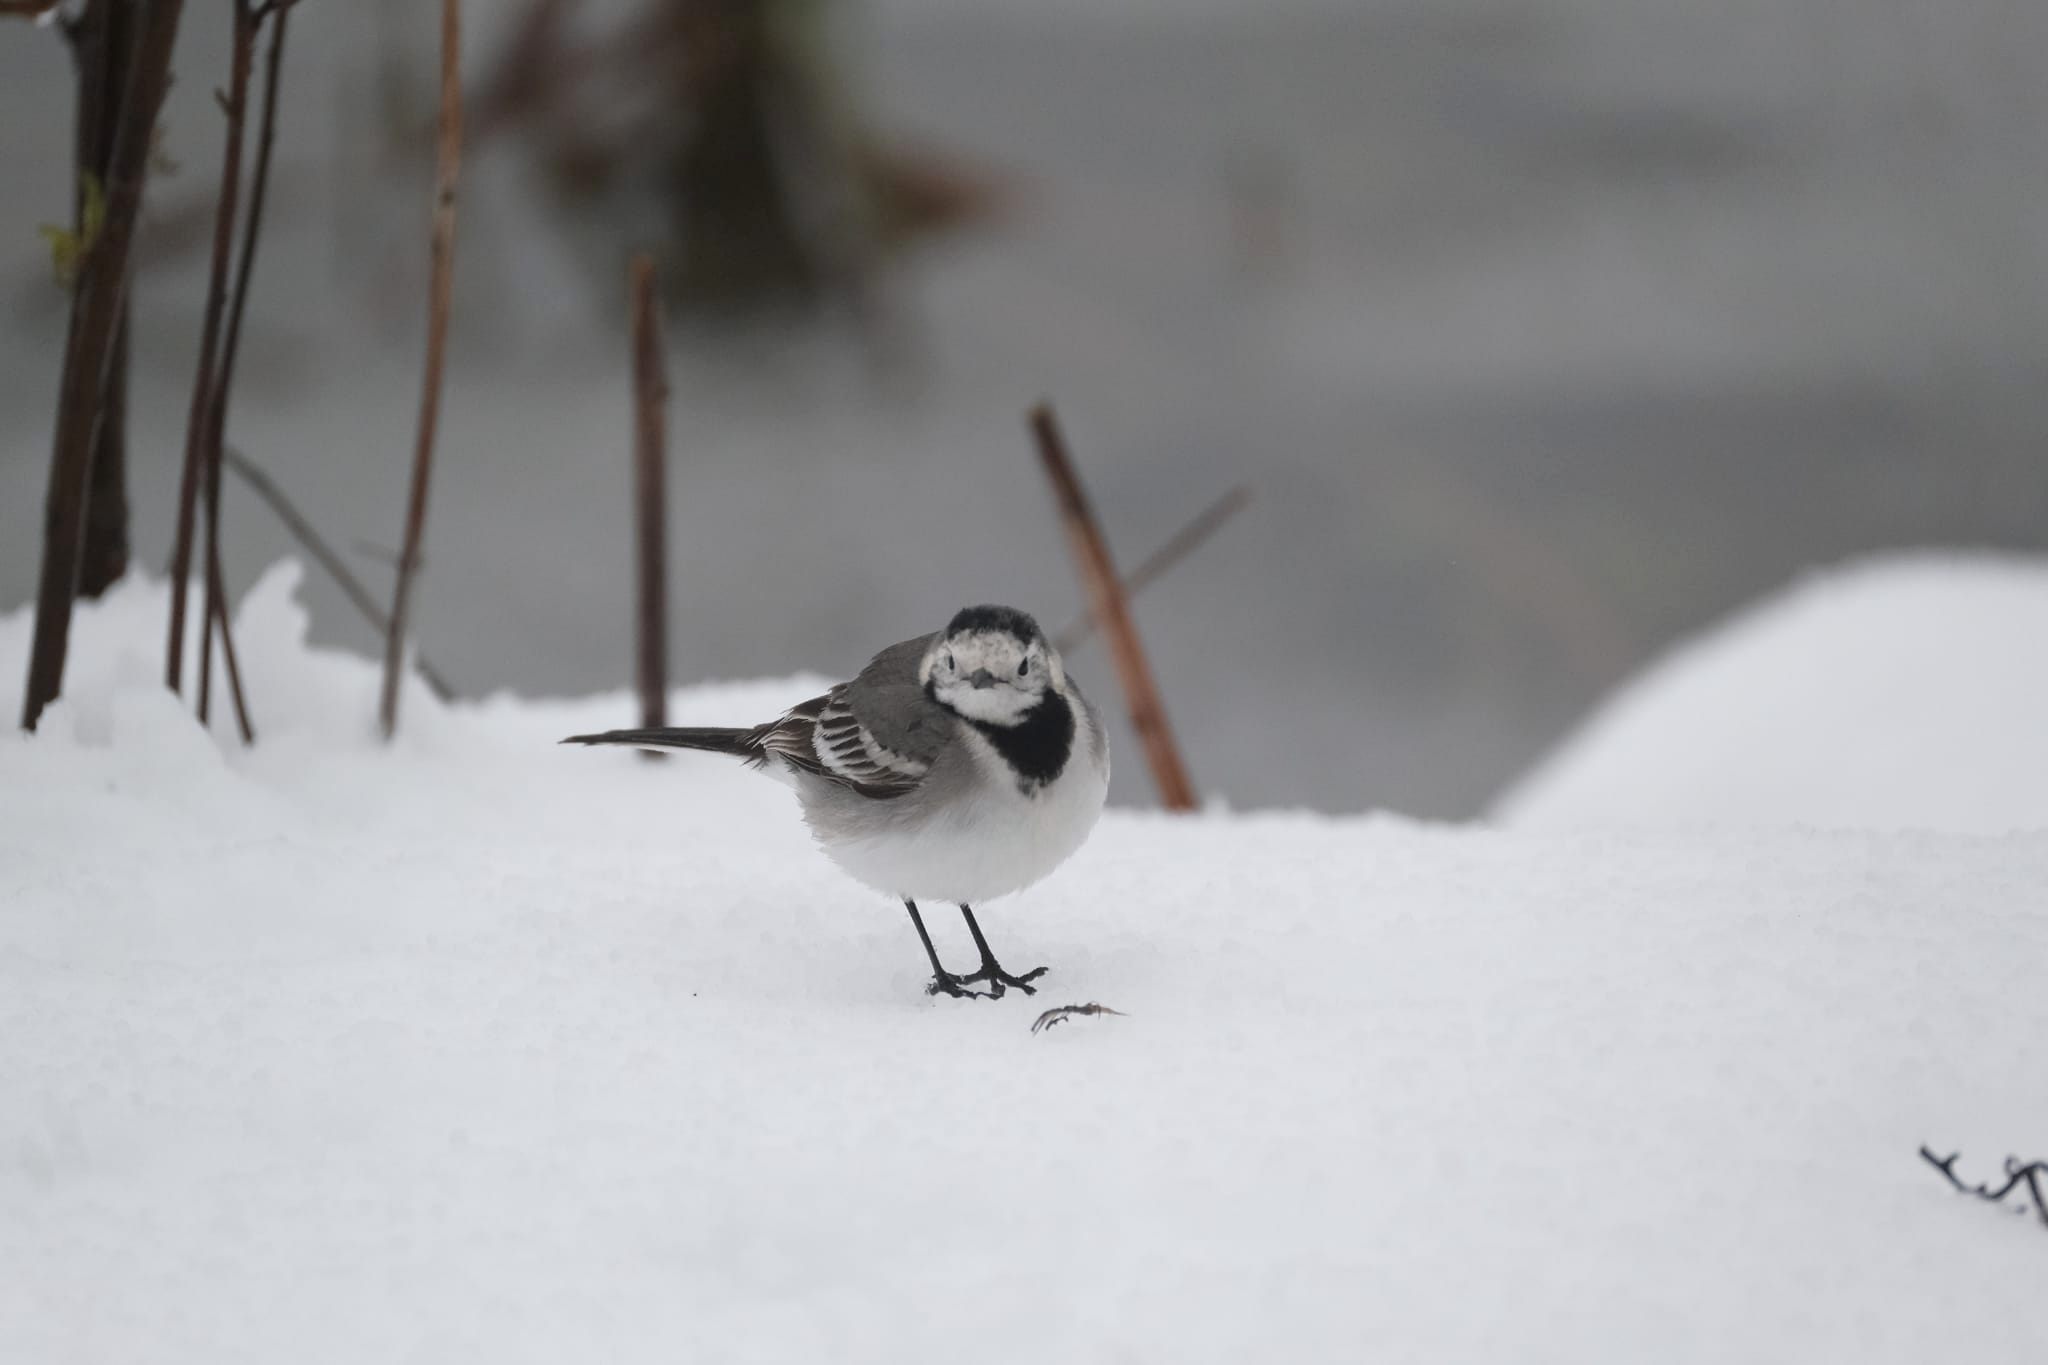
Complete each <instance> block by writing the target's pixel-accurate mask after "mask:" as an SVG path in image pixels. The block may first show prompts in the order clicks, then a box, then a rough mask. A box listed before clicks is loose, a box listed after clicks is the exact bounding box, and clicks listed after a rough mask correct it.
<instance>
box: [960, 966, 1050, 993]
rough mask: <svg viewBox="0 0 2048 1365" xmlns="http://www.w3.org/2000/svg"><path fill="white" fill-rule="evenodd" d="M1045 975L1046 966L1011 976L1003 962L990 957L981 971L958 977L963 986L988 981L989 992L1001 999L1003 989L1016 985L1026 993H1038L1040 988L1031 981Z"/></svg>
mask: <svg viewBox="0 0 2048 1365" xmlns="http://www.w3.org/2000/svg"><path fill="white" fill-rule="evenodd" d="M1044 975H1045V968H1043V967H1034V968H1033V969H1032V970H1030V971H1028V972H1026V973H1024V975H1022V976H1011V975H1010V974H1009V973H1008V972H1006V971H1004V970H1003V968H1002V964H1000V963H998V962H997V961H995V960H994V959H993V958H990V959H988V960H987V961H984V962H983V963H982V964H981V970H980V971H978V972H975V973H973V974H971V975H968V976H963V977H958V978H956V979H957V980H958V981H959V982H960V984H961V985H963V986H971V985H973V984H974V983H976V982H978V981H985V982H987V983H988V994H989V995H990V996H991V997H992V998H994V999H997V1000H1000V999H1002V998H1003V991H1004V990H1005V989H1006V988H1007V987H1010V986H1015V987H1016V988H1017V989H1018V990H1020V991H1022V992H1024V994H1026V995H1036V994H1038V988H1037V987H1036V986H1033V985H1032V984H1031V983H1032V982H1034V981H1036V980H1038V978H1039V977H1041V976H1044Z"/></svg>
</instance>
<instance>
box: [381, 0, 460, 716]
mask: <svg viewBox="0 0 2048 1365" xmlns="http://www.w3.org/2000/svg"><path fill="white" fill-rule="evenodd" d="M439 129H440V136H439V138H438V139H437V143H438V152H437V155H436V164H435V172H434V224H433V231H432V237H431V258H432V270H433V276H432V281H431V285H430V287H429V290H428V296H427V356H426V363H425V366H424V373H423V374H422V376H421V379H420V417H419V428H418V430H417V432H416V433H415V438H414V443H413V456H412V487H411V491H410V493H409V495H408V497H407V499H406V509H405V543H404V546H403V547H402V548H401V549H400V550H399V555H398V583H397V586H396V588H395V589H394V590H393V592H392V595H391V617H390V620H389V621H388V622H387V625H386V630H385V635H384V691H383V698H382V701H381V702H380V704H379V706H378V711H377V714H378V724H379V726H380V727H381V729H382V730H383V733H384V738H385V740H386V741H389V740H390V739H391V737H392V736H393V735H394V734H396V733H397V731H398V680H399V677H400V675H401V673H402V671H403V670H402V664H403V661H404V657H405V632H406V625H407V617H408V614H409V610H410V608H411V605H412V589H413V579H414V578H415V577H416V576H417V574H418V571H419V564H420V543H421V542H422V541H423V540H424V539H425V538H426V533H427V493H428V490H429V488H430V487H431V485H432V481H433V472H434V437H435V434H436V432H437V430H438V429H439V426H440V420H441V377H442V371H443V368H444V364H445V361H446V358H447V352H448V315H449V311H450V309H451V308H452V306H453V303H454V288H455V189H456V184H457V181H458V180H459V179H460V177H461V173H462V0H441V114H440V123H439Z"/></svg>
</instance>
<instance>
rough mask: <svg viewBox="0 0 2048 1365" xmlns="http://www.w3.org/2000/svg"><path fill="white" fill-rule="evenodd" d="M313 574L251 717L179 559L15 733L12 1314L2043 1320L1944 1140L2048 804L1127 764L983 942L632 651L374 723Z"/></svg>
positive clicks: (1664, 1356)
mask: <svg viewBox="0 0 2048 1365" xmlns="http://www.w3.org/2000/svg"><path fill="white" fill-rule="evenodd" d="M296 578H297V571H296V570H295V569H293V568H291V567H290V566H284V567H279V568H273V569H272V570H271V571H270V572H269V573H268V574H266V575H265V576H264V577H263V578H262V579H261V581H260V582H259V583H258V584H257V586H256V587H255V588H254V589H253V590H252V591H251V593H250V594H249V595H248V597H247V598H246V599H245V600H244V601H243V602H242V603H241V605H240V607H239V609H238V611H237V615H236V620H237V623H238V643H239V644H240V645H241V648H242V652H243V656H244V660H243V661H244V666H245V669H246V670H247V676H248V681H249V686H250V693H251V699H252V702H253V705H254V707H255V711H256V718H257V724H258V726H259V727H260V730H261V742H260V744H259V746H258V747H257V748H256V749H255V750H253V751H247V752H245V751H243V750H242V749H240V747H239V746H238V745H237V744H236V743H235V742H234V741H233V740H232V738H231V737H230V735H229V733H228V732H227V730H226V728H225V727H224V726H222V725H218V724H217V727H216V728H217V733H216V734H215V735H212V736H209V735H206V734H203V733H202V732H201V731H200V730H199V729H198V728H197V727H196V726H195V725H194V724H193V723H192V722H190V721H189V720H188V719H186V717H185V715H184V714H183V713H182V712H181V711H180V710H179V708H178V706H177V704H176V703H174V702H173V701H172V700H171V699H170V698H168V697H167V696H165V695H164V694H163V693H162V692H161V690H160V689H159V687H158V686H157V684H156V680H155V679H156V673H157V667H156V664H155V662H154V656H155V652H156V649H157V643H156V642H157V641H159V640H160V639H161V633H162V622H163V598H164V593H163V589H162V587H161V585H149V584H131V585H127V586H124V587H122V588H120V589H119V590H117V591H116V593H115V594H114V595H113V596H112V598H111V599H110V600H109V601H107V602H106V603H104V604H100V605H89V606H86V607H85V608H84V609H83V612H82V615H81V616H80V618H79V621H78V625H77V631H76V636H75V638H76V641H77V646H78V650H77V654H76V656H75V660H74V668H73V670H72V673H71V675H70V696H69V699H68V700H66V701H65V702H63V703H61V704H60V706H59V707H58V709H56V710H55V711H53V712H51V713H50V714H49V715H48V716H47V717H46V719H45V721H44V723H43V726H42V729H41V732H40V734H39V735H38V736H36V737H35V738H34V739H32V740H31V739H27V738H21V737H16V736H12V735H10V736H6V737H0V1360H5V1361H7V1362H10V1363H12V1362H33V1363H35V1365H42V1363H43V1362H70V1361H87V1360H149V1361H153V1362H171V1363H173V1365H183V1363H184V1362H191V1363H192V1365H200V1363H202V1362H203V1363H204V1365H229V1363H230V1362H240V1361H250V1362H256V1361H261V1362H275V1361H281V1360H290V1361H294V1362H326V1361H334V1362H352V1363H353V1362H367V1361H388V1360H401V1359H416V1360H434V1361H467V1360H477V1361H489V1362H492V1363H493V1365H500V1363H501V1362H517V1361H529V1360H530V1361H562V1360H580V1359H595V1360H608V1361H627V1362H630V1361H642V1360H645V1361H675V1360H696V1359H703V1360H720V1361H725V1360H739V1361H745V1360H775V1361H788V1360H799V1359H817V1360H834V1361H867V1360H892V1361H903V1360H920V1359H937V1358H946V1359H954V1358H958V1357H960V1356H962V1355H971V1356H972V1357H973V1358H974V1359H976V1360H985V1361H1005V1360H1032V1361H1046V1360H1075V1361H1097V1360H1105V1361H1107V1360H1161V1361H1201V1360H1244V1359H1275V1360H1336V1359H1344V1360H1357V1359H1387V1360H1431V1361H1462V1360H1481V1359H1514V1360H1522V1361H1574V1362H1583V1361H1606V1360H1612V1361H1636V1360H1644V1359H1655V1360H1660V1361H1694V1360H1697V1361H1708V1360H1713V1361H1722V1360H1730V1359H1774V1360H1796V1361H1801V1362H1822V1361H1843V1362H1857V1365H1867V1363H1870V1362H1886V1361H1924V1360H1930V1359H1953V1360H1969V1361H1972V1362H2004V1361H2012V1362H2021V1361H2027V1362H2032V1361H2038V1360H2040V1359H2042V1358H2044V1354H2043V1353H2044V1351H2048V1315H2044V1314H2042V1313H2040V1312H2039V1311H2038V1302H2039V1299H2038V1288H2039V1285H2040V1283H2041V1276H2042V1271H2043V1266H2044V1265H2048V1233H2044V1232H2043V1230H2042V1229H2041V1228H2040V1227H2039V1226H2038V1225H2037V1224H2036V1223H2035V1222H2034V1221H2033V1220H2032V1217H2031V1215H2029V1217H2027V1218H2020V1217H2016V1216H2013V1215H2011V1214H2010V1213H2007V1212H2005V1211H2002V1210H1999V1209H1994V1208H1991V1207H1990V1206H1987V1205H1981V1204H1978V1203H1975V1202H1973V1201H1968V1200H1964V1199H1961V1198H1958V1197H1956V1196H1955V1195H1953V1194H1952V1193H1950V1192H1949V1191H1948V1189H1947V1188H1946V1186H1944V1185H1943V1184H1942V1182H1941V1180H1940V1179H1939V1177H1938V1176H1936V1175H1935V1174H1934V1173H1933V1172H1932V1171H1930V1170H1929V1169H1928V1168H1927V1167H1926V1166H1925V1165H1924V1163H1922V1162H1921V1161H1920V1160H1919V1159H1918V1158H1917V1156H1916V1155H1915V1148H1916V1147H1917V1145H1918V1144H1920V1143H1922V1142H1927V1143H1931V1144H1933V1145H1935V1146H1936V1147H1937V1148H1938V1149H1941V1150H1943V1151H1944V1152H1945V1151H1947V1150H1953V1149H1957V1148H1960V1149H1961V1150H1962V1151H1963V1153H1964V1157H1963V1162H1962V1170H1963V1171H1964V1173H1965V1174H1966V1175H1967V1174H1976V1175H1980V1176H1981V1175H1985V1174H1990V1173H1992V1171H1993V1170H1994V1169H1995V1166H1996V1163H1997V1162H1998V1161H1999V1160H2000V1159H2001V1158H2002V1157H2003V1156H2004V1155H2006V1154H2007V1153H2008V1152H2014V1153H2018V1154H2022V1155H2042V1154H2043V1148H2044V1147H2048V1093H2044V1091H2043V1089H2042V1087H2040V1086H2039V1085H2037V1084H2031V1083H2030V1082H2029V1078H2031V1077H2037V1076H2039V1075H2040V1074H2041V1072H2042V1067H2043V1065H2044V1063H2048V995H2044V994H2043V992H2041V990H2040V989H2039V981H2038V978H2039V972H2038V964H2039V963H2040V961H2041V960H2042V956H2043V953H2044V951H2048V910H2044V903H2043V897H2042V891H2041V888H2042V887H2043V886H2044V885H2048V835H2043V834H2039V833H2035V834H2023V835H2009V836H2004V837H1995V838H1992V837H1972V836H1964V835H1953V834H1940V833H1931V832H1921V833H1898V834H1880V833H1871V832H1864V833H1816V832H1799V831H1756V832H1750V833H1746V834H1736V833H1732V832H1728V833H1716V834H1701V833H1691V834H1680V833H1656V832H1649V831H1633V832H1631V831H1616V832H1608V833H1572V832H1555V833H1554V832H1541V831H1528V832H1524V831H1500V830H1488V829H1479V828H1471V829H1461V828H1451V827H1433V826H1428V825H1423V824H1417V823H1412V822H1408V821H1404V820H1398V819H1393V818H1388V817H1362V818H1341V819H1340V818H1330V817H1322V816H1307V815H1297V814H1278V813H1275V814H1261V815H1227V814H1224V813H1221V812H1216V813H1210V814H1205V815H1203V816H1200V817H1196V818H1182V819H1174V818H1167V817H1163V816H1157V815H1149V814H1140V813H1135V812H1127V811H1114V812H1112V813H1111V814H1110V815H1109V816H1108V817H1107V818H1106V820H1105V822H1104V824H1103V826H1102V827H1101V828H1100V830H1099V831H1098V832H1097V834H1096V836H1095V838H1094V839H1093V840H1092V841H1091V842H1090V843H1089V844H1088V845H1087V846H1086V847H1085V848H1084V849H1083V850H1082V852H1081V853H1080V854H1079V855H1077V857H1076V858H1075V859H1074V860H1073V862H1071V863H1070V864H1069V865H1068V866H1067V867H1066V868H1064V869H1062V870H1061V871H1060V872H1059V873H1058V874H1056V875H1055V876H1054V877H1053V878H1052V879H1050V880H1049V881H1047V882H1046V883H1044V884H1042V885H1041V886H1040V887H1037V888H1034V889H1033V890H1032V891H1030V892H1027V893H1026V894H1024V895H1023V896H1020V897H1018V898H1016V899H1014V900H1012V901H1004V902H997V903H994V904H993V905H991V906H990V907H989V909H988V913H987V914H986V915H985V916H984V924H985V925H986V927H987V928H988V931H989V933H990V935H991V938H992V939H993V941H994V943H995V946H996V948H997V950H998V951H999V953H1000V954H1001V955H1002V956H1003V958H1004V961H1005V963H1006V965H1008V966H1010V967H1011V969H1012V970H1020V969H1022V968H1024V967H1029V966H1036V965H1039V964H1040V963H1046V964H1049V965H1050V966H1051V967H1052V974H1051V975H1050V976H1048V977H1047V978H1046V979H1045V980H1044V981H1043V982H1042V983H1041V984H1042V985H1043V986H1044V987H1045V989H1044V990H1042V991H1041V993H1040V994H1039V995H1038V996H1037V998H1035V999H1026V998H1024V997H1022V996H1019V995H1015V994H1013V995H1011V996H1010V997H1008V998H1006V999H1004V1000H1002V1001H951V1000H934V999H931V998H928V997H926V996H924V995H923V994H922V993H921V986H922V982H923V977H924V971H923V963H922V960H921V958H922V955H921V953H920V952H919V950H918V948H917V944H916V942H915V939H914V936H913V935H912V934H911V932H910V929H909V926H908V925H907V924H905V923H904V922H903V919H904V916H903V913H902V911H901V909H900V907H897V906H894V905H892V904H890V903H889V902H887V901H886V900H884V899H882V898H880V897H876V896H873V895H871V894H870V893H867V892H865V891H863V890H861V889H860V888H859V887H857V886H855V885H854V884H852V883H851V882H849V881H847V880H846V879H845V878H843V877H842V876H840V875H838V874H837V873H835V872H834V871H833V869H832V868H831V866H830V865H829V864H828V863H827V862H826V861H825V859H824V858H823V857H822V856H821V855H819V854H818V853H816V852H815V850H813V849H811V848H809V847H808V845H807V843H806V837H805V835H804V833H803V831H802V827H801V825H800V823H799V822H798V820H797V818H796V814H795V811H794V808H793V799H792V797H791V796H790V794H789V793H788V792H786V791H785V790H783V789H782V788H780V787H778V786H776V785H775V784H773V783H770V782H767V781H764V780H762V779H761V778H759V777H758V776H755V775H752V774H749V773H746V772H744V771H741V770H739V769H738V768H737V767H735V766H733V765H729V764H723V763H720V762H719V761H717V760H716V759H714V758H710V757H703V758H697V757H688V758H681V759H672V760H669V761H667V762H664V763H659V764H656V763H647V762H642V761H640V760H639V759H637V758H636V757H634V756H631V755H626V754H619V755H611V754H599V753H592V752H589V751H584V750H573V749H562V748H559V747H557V746H555V745H554V743H553V741H554V740H555V739H556V738H558V737H559V736H561V735H564V734H567V733H570V732H572V731H576V730H584V729H589V728H593V727H594V726H597V725H604V724H614V723H622V722H626V721H628V720H629V719H630V716H631V707H630V703H629V701H628V699H627V697H626V696H625V695H624V694H612V695H607V696H600V697H592V698H587V699H583V700H577V701H547V702H543V701H522V700H518V699H515V698H512V697H509V696H501V697H497V698H493V699H490V700H488V701H484V702H479V703H473V704H464V705H460V706H457V707H454V708H441V707H439V706H437V705H436V704H435V703H434V702H433V701H432V699H431V698H430V697H429V696H427V695H426V694H425V693H424V692H422V691H418V690H415V691H414V692H413V693H412V694H411V695H409V696H408V697H407V699H406V709H405V717H404V728H403V732H402V734H401V736H400V738H399V741H398V742H397V743H396V744H395V745H394V746H392V747H391V748H389V749H386V748H383V747H381V746H379V745H378V744H377V743H375V742H374V740H373V739H372V738H371V736H370V716H371V715H372V712H373V709H374V705H373V703H374V694H375V669H374V667H373V665H372V664H371V663H370V662H369V661H367V660H364V659H360V658H356V657H351V656H348V655H344V654H338V653H333V652H327V651H321V650H314V649H310V648H308V647H307V646H306V645H305V644H304V643H303V639H304V632H305V628H306V623H305V620H304V617H303V614H302V613H301V612H300V610H299V609H298V607H297V606H296V605H295V603H294V600H293V593H294V591H295V587H296ZM27 636H28V619H27V615H26V613H21V612H18V613H15V614H13V615H12V616H9V617H6V618H4V619H0V674H4V675H5V676H17V675H18V672H19V669H20V666H21V665H22V663H23V652H24V650H25V648H26V641H27ZM819 662H820V663H821V664H829V665H831V666H833V667H834V668H835V669H836V668H842V667H845V666H847V665H848V664H849V663H857V662H858V661H849V660H821V661H819ZM818 682H819V679H818V678H797V679H790V680H786V681H782V682H773V683H750V684H734V685H727V686H718V687H707V688H700V689H688V690H683V691H679V692H678V693H677V695H676V697H675V699H674V704H673V714H674V715H675V717H676V719H677V720H678V722H679V723H697V722H710V721H726V722H731V721H742V720H748V719H753V718H756V717H758V716H760V715H765V714H767V713H768V712H769V711H771V710H772V709H773V708H774V707H776V706H778V705H780V704H782V703H785V702H787V701H789V700H792V699H794V698H796V697H799V696H801V695H803V694H805V693H807V692H808V691H810V690H811V689H813V688H814V687H816V686H817V684H818ZM217 720H218V718H217ZM930 918H931V920H932V922H933V926H934V929H935V931H936V932H937V933H938V935H939V938H940V948H941V951H942V953H944V954H946V955H947V956H948V957H949V958H950V959H952V960H954V961H959V962H963V963H964V962H966V961H967V960H968V958H969V948H968V944H967V940H966V936H965V934H964V933H963V932H962V930H961V927H960V925H959V923H958V921H957V917H956V916H954V915H952V913H951V912H950V911H949V910H946V909H944V908H942V907H941V908H936V909H935V912H934V913H933V914H932V915H931V917H930ZM1090 1000H1099V1001H1101V1002H1102V1003H1104V1004H1108V1005H1111V1006H1114V1007H1115V1008H1117V1009H1120V1010H1123V1011H1125V1012H1126V1013H1125V1017H1121V1018H1117V1017H1108V1016H1102V1017H1095V1018H1082V1019H1076V1020H1073V1021H1070V1022H1068V1023H1065V1024H1062V1025H1061V1026H1060V1027H1058V1028H1056V1029H1053V1030H1051V1031H1049V1032H1047V1033H1044V1034H1041V1035H1038V1036H1033V1035H1032V1034H1031V1033H1030V1032H1029V1025H1030V1023H1031V1021H1032V1019H1033V1018H1034V1017H1035V1016H1036V1015H1037V1013H1038V1012H1039V1011H1040V1010H1041V1009H1043V1008H1045V1007H1047V1006H1051V1005H1057V1004H1065V1003H1079V1002H1085V1001H1090Z"/></svg>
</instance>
